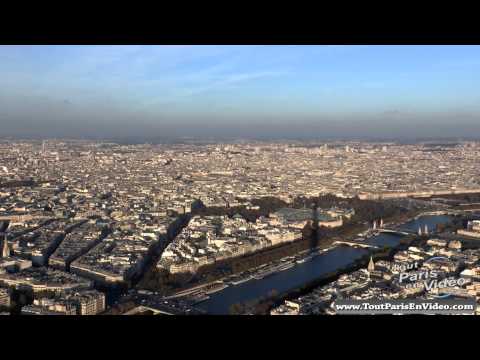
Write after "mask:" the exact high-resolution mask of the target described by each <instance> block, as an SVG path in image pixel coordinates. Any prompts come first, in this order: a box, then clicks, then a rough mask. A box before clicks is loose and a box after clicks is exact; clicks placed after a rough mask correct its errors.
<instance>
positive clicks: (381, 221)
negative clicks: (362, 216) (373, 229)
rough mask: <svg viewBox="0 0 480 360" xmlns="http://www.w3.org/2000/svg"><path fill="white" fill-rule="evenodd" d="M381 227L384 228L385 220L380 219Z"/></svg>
mask: <svg viewBox="0 0 480 360" xmlns="http://www.w3.org/2000/svg"><path fill="white" fill-rule="evenodd" d="M380 227H381V228H383V219H380Z"/></svg>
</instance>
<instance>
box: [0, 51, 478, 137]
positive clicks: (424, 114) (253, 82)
mask: <svg viewBox="0 0 480 360" xmlns="http://www.w3.org/2000/svg"><path fill="white" fill-rule="evenodd" d="M0 55H1V56H0V79H1V80H0V84H1V85H2V86H1V90H0V108H1V111H0V125H1V126H2V134H3V135H4V136H15V137H32V136H38V137H71V138H72V137H73V138H76V137H78V138H82V137H87V138H115V137H129V136H133V137H138V138H147V137H152V138H155V137H182V136H194V137H200V138H202V137H213V138H215V137H245V138H255V137H260V138H262V137H263V138H285V137H287V138H288V137H298V138H312V137H313V138H315V137H318V138H328V137H333V138H335V137H346V138H352V137H359V138H362V137H365V138H368V137H380V138H395V137H400V138H401V137H405V138H415V137H467V136H472V134H473V133H475V132H476V131H478V130H480V121H479V120H480V118H479V114H480V112H479V110H480V109H479V107H478V105H477V104H478V103H479V101H478V100H479V94H480V92H479V90H480V89H479V88H478V85H477V84H478V83H479V82H478V80H479V79H478V76H479V75H478V74H480V72H479V70H480V47H478V46H420V45H418V46H398V45H397V46H380V45H374V46H349V45H343V46H331V45H330V46H268V45H267V46H203V45H193V46H138V45H135V46H133V45H132V46H129V45H126V46H0Z"/></svg>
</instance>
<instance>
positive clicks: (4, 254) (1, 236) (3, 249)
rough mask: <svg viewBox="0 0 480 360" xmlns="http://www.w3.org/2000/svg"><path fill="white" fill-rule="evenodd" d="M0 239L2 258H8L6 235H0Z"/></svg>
mask: <svg viewBox="0 0 480 360" xmlns="http://www.w3.org/2000/svg"><path fill="white" fill-rule="evenodd" d="M0 239H1V240H2V258H7V257H9V256H10V248H9V247H8V242H7V234H5V233H0Z"/></svg>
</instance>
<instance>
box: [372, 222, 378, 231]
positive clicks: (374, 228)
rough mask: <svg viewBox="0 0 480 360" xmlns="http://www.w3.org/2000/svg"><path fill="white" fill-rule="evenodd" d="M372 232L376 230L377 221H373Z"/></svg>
mask: <svg viewBox="0 0 480 360" xmlns="http://www.w3.org/2000/svg"><path fill="white" fill-rule="evenodd" d="M373 230H377V221H376V220H374V221H373Z"/></svg>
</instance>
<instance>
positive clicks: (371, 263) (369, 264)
mask: <svg viewBox="0 0 480 360" xmlns="http://www.w3.org/2000/svg"><path fill="white" fill-rule="evenodd" d="M367 270H368V272H369V273H371V272H372V271H375V263H374V262H373V258H372V257H371V256H370V262H369V263H368V267H367Z"/></svg>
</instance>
